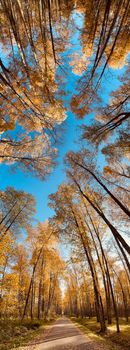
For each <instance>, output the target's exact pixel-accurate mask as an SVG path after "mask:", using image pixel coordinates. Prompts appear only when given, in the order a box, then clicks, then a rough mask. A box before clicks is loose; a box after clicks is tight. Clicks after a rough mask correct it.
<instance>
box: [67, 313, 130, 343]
mask: <svg viewBox="0 0 130 350" xmlns="http://www.w3.org/2000/svg"><path fill="white" fill-rule="evenodd" d="M71 320H72V321H73V322H76V323H77V324H78V326H79V328H80V329H81V330H82V331H83V332H84V333H85V334H87V335H88V336H89V337H90V338H92V339H93V340H96V341H104V343H105V344H106V345H108V346H110V349H111V350H114V349H115V346H116V345H119V346H120V347H121V348H122V349H123V350H130V322H129V323H126V321H125V319H124V318H120V333H117V332H116V323H115V320H113V322H112V325H109V326H107V329H108V332H107V334H105V335H102V334H99V330H100V325H99V323H97V321H96V318H95V317H92V318H90V319H89V318H87V317H86V318H81V317H79V318H76V317H71Z"/></svg>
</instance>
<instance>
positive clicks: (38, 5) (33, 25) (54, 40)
mask: <svg viewBox="0 0 130 350" xmlns="http://www.w3.org/2000/svg"><path fill="white" fill-rule="evenodd" d="M0 6H1V34H2V57H1V60H0V78H1V88H0V89H1V90H0V97H1V107H2V108H1V119H0V132H1V139H0V162H1V163H3V162H4V163H6V164H8V165H10V166H11V167H13V168H15V167H16V166H18V167H20V168H21V169H22V170H24V171H27V172H30V173H31V174H32V175H37V176H39V177H40V178H42V179H45V177H46V176H48V175H49V173H50V172H51V171H52V168H53V167H54V165H55V158H56V154H57V150H56V148H55V142H56V141H57V132H56V128H55V126H56V125H57V124H61V123H62V122H63V121H64V120H65V118H66V116H67V115H66V109H65V107H64V103H63V100H65V94H66V93H65V89H64V87H65V84H66V79H67V78H68V79H69V77H67V67H66V66H65V63H63V61H64V58H65V57H66V55H67V57H66V58H67V64H68V61H69V64H70V66H71V67H72V72H73V73H74V74H75V75H78V76H79V80H78V84H77V87H76V89H75V90H76V93H75V90H74V93H73V95H71V101H70V106H71V111H72V112H73V113H74V114H75V115H76V117H78V118H84V117H86V118H87V117H88V115H89V114H90V113H92V112H93V113H94V118H93V120H92V123H91V124H90V123H88V125H86V124H85V125H83V126H82V131H83V132H82V148H81V149H80V150H79V152H77V153H74V152H69V153H68V155H67V156H66V160H65V163H66V167H67V179H68V180H67V181H66V183H63V184H61V186H60V187H59V189H58V191H57V193H55V194H52V195H51V196H50V206H52V207H53V208H54V210H55V216H54V217H53V219H51V220H50V222H49V223H45V224H43V225H42V224H39V225H38V226H37V227H36V228H35V229H32V227H31V226H30V223H31V221H32V220H33V215H34V213H35V200H34V198H33V197H32V196H31V195H29V194H26V193H25V192H23V191H16V190H15V189H13V188H10V187H9V188H7V189H6V190H5V191H1V201H0V205H1V214H0V225H1V226H0V244H1V248H0V249H1V276H2V278H1V281H2V283H1V298H0V302H1V317H19V318H20V319H22V318H24V317H26V316H27V317H31V318H33V317H38V318H41V317H48V316H49V314H53V313H61V310H62V300H61V299H62V298H61V288H60V277H61V276H64V272H63V271H64V268H65V267H64V264H63V262H62V259H61V258H60V255H59V253H58V249H57V241H58V239H63V241H65V242H67V243H68V244H69V246H71V247H72V256H71V259H70V262H69V265H68V267H66V276H64V278H66V283H67V289H66V293H65V298H64V310H65V313H67V314H68V315H76V316H78V315H81V316H88V317H91V316H95V315H96V317H97V320H98V321H99V322H100V326H101V331H102V332H104V331H105V330H106V326H107V322H108V323H109V324H110V323H111V322H112V318H113V317H115V319H116V325H117V331H118V332H119V317H120V316H124V317H125V319H126V321H128V316H129V313H130V309H129V300H130V262H129V254H130V247H129V245H128V239H127V237H128V228H129V217H130V211H129V206H128V205H129V193H130V190H129V182H128V181H129V178H130V167H129V165H128V157H129V148H130V143H129V134H128V130H129V116H130V113H129V104H128V101H129V95H130V93H129V79H128V74H129V68H128V66H127V69H124V74H122V76H121V78H120V82H119V86H118V88H117V89H116V90H115V91H112V92H111V96H110V100H108V101H107V102H106V100H105V101H104V99H103V97H102V95H103V96H104V94H102V90H105V88H106V85H105V84H107V79H108V80H109V79H110V78H111V74H112V73H113V74H114V68H119V67H124V65H125V62H126V58H127V55H128V50H129V25H128V19H129V11H130V2H129V1H128V0H123V1H118V0H116V1H115V0H114V1H112V0H111V1H110V0H107V1H99V0H98V1H97V0H94V1H83V0H82V1H80V0H79V1H60V0H59V1H58V0H57V1H50V0H48V1H39V0H38V1H32V0H31V1H26V2H25V1H24V0H20V1H19V0H17V1H12V0H1V4H0ZM75 14H76V15H77V16H79V19H80V21H82V26H81V27H80V26H79V23H78V21H77V23H76V21H75ZM77 18H78V17H77ZM81 18H82V20H81ZM77 32H78V33H79V39H78V40H79V44H80V48H81V49H80V52H74V47H73V38H74V35H75V33H77ZM68 48H69V50H68ZM67 50H68V51H67ZM7 56H8V58H7ZM109 72H110V74H109ZM104 73H105V74H104ZM105 78H106V83H105V84H104V81H105ZM105 91H107V90H105ZM25 230H26V232H27V238H26V240H25V241H24V242H23V243H19V241H20V239H21V236H20V235H21V234H22V232H23V231H24V232H25ZM16 237H17V239H16ZM70 265H71V267H70ZM106 320H107V322H106Z"/></svg>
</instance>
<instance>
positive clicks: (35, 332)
mask: <svg viewBox="0 0 130 350" xmlns="http://www.w3.org/2000/svg"><path fill="white" fill-rule="evenodd" d="M53 321H54V319H52V320H50V321H46V320H40V321H38V320H33V321H30V320H28V319H26V320H24V321H22V322H20V321H19V320H2V321H0V350H10V349H13V348H14V349H15V348H17V347H19V346H24V345H27V344H28V342H30V341H33V340H34V339H35V338H37V337H40V336H43V337H44V331H45V330H46V328H47V326H48V325H49V324H51V323H52V322H53Z"/></svg>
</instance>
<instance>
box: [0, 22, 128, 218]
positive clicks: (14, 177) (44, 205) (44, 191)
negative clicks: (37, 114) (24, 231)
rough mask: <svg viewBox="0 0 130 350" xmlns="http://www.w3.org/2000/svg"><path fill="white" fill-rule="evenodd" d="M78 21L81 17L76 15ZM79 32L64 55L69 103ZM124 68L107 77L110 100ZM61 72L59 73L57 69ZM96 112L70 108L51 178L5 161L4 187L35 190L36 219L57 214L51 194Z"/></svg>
mask: <svg viewBox="0 0 130 350" xmlns="http://www.w3.org/2000/svg"><path fill="white" fill-rule="evenodd" d="M75 20H76V21H77V17H75ZM81 21H82V18H79V17H78V26H81ZM78 36H79V32H78V31H77V32H76V33H75V35H74V38H73V40H72V47H71V48H69V50H68V51H67V52H66V53H65V54H64V57H63V60H64V67H65V70H66V72H67V77H66V86H65V90H66V92H67V97H65V99H64V103H65V105H66V103H67V105H68V102H69V101H70V98H71V96H72V94H74V93H75V91H76V81H77V80H78V78H79V77H78V76H76V75H74V74H73V73H72V67H70V66H69V64H68V58H67V57H68V54H71V53H74V52H80V43H79V40H78ZM122 72H123V70H116V71H113V70H112V69H111V70H109V74H107V75H108V79H107V80H105V78H104V80H103V83H102V87H103V98H104V101H105V102H106V101H107V100H108V97H109V94H110V92H111V91H112V90H114V89H116V88H117V87H118V86H119V81H118V78H117V77H118V75H119V74H122ZM57 73H59V72H57ZM92 117H93V116H92V115H89V116H86V118H85V119H84V120H83V121H82V120H76V118H75V116H74V115H73V114H72V112H71V111H70V109H69V107H68V111H67V119H66V121H65V122H64V123H63V124H62V125H63V131H62V135H61V143H59V144H58V146H57V147H58V151H59V156H58V159H57V161H58V165H57V166H56V168H55V169H54V171H53V173H52V174H51V175H50V176H49V177H48V178H47V180H46V181H44V182H43V181H41V180H39V179H38V178H34V177H32V175H31V174H27V173H24V172H23V171H21V170H20V169H17V170H16V171H15V172H13V173H12V172H11V170H10V166H9V165H4V164H2V165H1V166H0V174H1V189H5V188H6V187H7V186H12V187H15V188H16V189H17V190H24V191H26V192H28V193H31V194H32V195H33V196H34V197H35V199H36V202H37V213H36V216H35V219H36V220H38V221H39V220H40V221H44V220H45V219H47V218H48V217H50V216H52V215H53V210H52V209H50V208H49V207H48V195H49V194H51V193H54V192H55V191H56V190H57V188H58V186H59V185H60V183H61V182H62V181H64V180H65V172H64V164H63V158H64V156H65V154H66V152H67V151H69V150H78V147H79V144H78V142H77V140H78V138H79V128H78V126H79V125H81V124H82V123H84V124H85V123H86V124H87V123H88V124H90V123H91V120H92ZM103 161H104V160H103V156H101V155H100V156H99V162H103Z"/></svg>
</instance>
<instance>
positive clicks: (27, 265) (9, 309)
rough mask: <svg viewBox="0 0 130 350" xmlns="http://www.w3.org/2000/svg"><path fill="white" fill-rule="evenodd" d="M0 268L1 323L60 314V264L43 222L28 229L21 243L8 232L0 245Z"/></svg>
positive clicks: (53, 241) (56, 251)
mask: <svg viewBox="0 0 130 350" xmlns="http://www.w3.org/2000/svg"><path fill="white" fill-rule="evenodd" d="M24 215H25V214H24ZM25 220H26V216H25ZM0 265H1V290H0V317H1V318H2V319H9V318H11V319H15V318H16V319H20V320H23V319H24V318H25V319H27V318H29V319H36V318H37V319H41V318H42V319H49V318H50V317H54V316H55V315H58V314H61V311H62V296H61V288H60V278H61V275H62V273H63V268H64V264H63V261H62V259H61V258H60V256H59V253H58V249H57V242H56V234H55V235H54V231H53V229H52V227H51V226H50V225H49V223H48V222H47V221H46V222H45V223H43V224H42V223H39V224H38V225H37V226H36V227H35V229H32V228H31V227H30V226H28V230H27V238H26V240H25V242H23V243H18V242H16V240H15V238H14V237H13V236H12V234H11V231H8V235H5V236H4V237H3V239H2V241H1V243H0Z"/></svg>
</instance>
